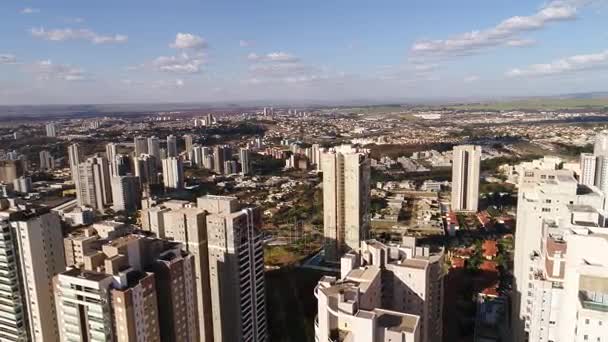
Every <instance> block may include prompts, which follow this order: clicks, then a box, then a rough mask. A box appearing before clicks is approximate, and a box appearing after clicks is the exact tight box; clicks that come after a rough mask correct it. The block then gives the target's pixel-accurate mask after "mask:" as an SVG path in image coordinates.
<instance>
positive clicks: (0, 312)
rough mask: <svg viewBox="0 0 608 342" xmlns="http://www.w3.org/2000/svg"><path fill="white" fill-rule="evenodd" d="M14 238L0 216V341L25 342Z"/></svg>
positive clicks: (22, 298)
mask: <svg viewBox="0 0 608 342" xmlns="http://www.w3.org/2000/svg"><path fill="white" fill-rule="evenodd" d="M15 239H16V236H14V234H13V233H12V231H11V225H10V221H9V217H8V216H1V215H0V254H1V255H3V256H4V257H3V258H1V259H0V268H1V269H2V270H3V272H2V273H1V274H0V282H1V283H2V284H3V285H4V286H1V287H0V298H2V305H0V316H1V317H2V319H0V340H2V341H7V342H24V341H27V340H28V326H27V310H26V308H27V306H26V303H25V298H24V296H25V294H24V293H23V291H22V289H21V287H20V284H22V280H21V279H20V275H19V265H20V261H19V259H18V258H17V244H16V241H15Z"/></svg>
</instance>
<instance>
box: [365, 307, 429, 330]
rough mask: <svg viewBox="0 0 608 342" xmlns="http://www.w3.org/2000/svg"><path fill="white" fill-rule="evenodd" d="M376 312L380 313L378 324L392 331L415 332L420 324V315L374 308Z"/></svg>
mask: <svg viewBox="0 0 608 342" xmlns="http://www.w3.org/2000/svg"><path fill="white" fill-rule="evenodd" d="M374 312H375V313H376V315H378V318H377V323H378V326H381V327H384V328H387V329H389V330H391V331H406V332H409V333H413V332H414V331H415V330H416V327H417V326H418V316H414V315H409V314H404V313H400V312H395V311H389V310H383V309H374Z"/></svg>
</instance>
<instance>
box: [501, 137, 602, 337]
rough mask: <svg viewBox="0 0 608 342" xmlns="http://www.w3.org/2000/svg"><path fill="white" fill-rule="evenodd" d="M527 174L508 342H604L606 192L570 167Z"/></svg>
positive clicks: (521, 201)
mask: <svg viewBox="0 0 608 342" xmlns="http://www.w3.org/2000/svg"><path fill="white" fill-rule="evenodd" d="M600 146H602V144H600ZM527 172H530V173H532V172H534V173H538V174H539V175H538V181H537V182H535V183H527V184H520V188H519V192H518V197H519V198H518V208H517V234H516V236H515V238H516V239H515V258H514V294H513V310H512V312H513V316H514V317H513V340H514V341H516V342H523V341H529V342H541V341H543V342H548V341H553V342H567V341H568V342H569V341H604V340H608V330H607V329H606V328H605V325H606V324H607V323H606V322H607V321H608V315H607V312H608V300H607V298H608V255H607V254H606V253H605V251H606V249H608V225H607V221H606V219H605V210H604V202H605V195H604V193H603V192H602V191H600V190H599V189H597V188H595V187H589V186H587V185H582V184H577V181H576V179H575V178H574V176H573V174H572V172H571V171H568V170H528V171H527Z"/></svg>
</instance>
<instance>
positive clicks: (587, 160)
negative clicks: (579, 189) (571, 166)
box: [579, 153, 597, 186]
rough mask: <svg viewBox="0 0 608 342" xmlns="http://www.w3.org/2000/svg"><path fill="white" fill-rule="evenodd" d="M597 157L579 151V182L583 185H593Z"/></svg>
mask: <svg viewBox="0 0 608 342" xmlns="http://www.w3.org/2000/svg"><path fill="white" fill-rule="evenodd" d="M596 162H597V157H596V156H595V155H594V154H592V153H581V174H580V175H579V182H580V183H581V184H584V185H590V186H591V185H595V170H596Z"/></svg>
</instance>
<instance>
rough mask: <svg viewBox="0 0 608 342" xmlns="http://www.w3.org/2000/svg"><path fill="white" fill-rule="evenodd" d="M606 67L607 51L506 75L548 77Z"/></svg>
mask: <svg viewBox="0 0 608 342" xmlns="http://www.w3.org/2000/svg"><path fill="white" fill-rule="evenodd" d="M606 67H608V50H605V51H602V52H599V53H593V54H587V55H575V56H571V57H567V58H562V59H558V60H555V61H553V62H550V63H545V64H532V65H530V66H528V67H526V68H523V69H519V68H514V69H511V70H509V71H507V73H506V75H507V76H509V77H525V76H550V75H558V74H565V73H571V72H577V71H584V70H590V69H598V68H606Z"/></svg>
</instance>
